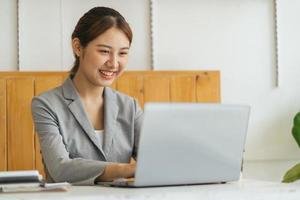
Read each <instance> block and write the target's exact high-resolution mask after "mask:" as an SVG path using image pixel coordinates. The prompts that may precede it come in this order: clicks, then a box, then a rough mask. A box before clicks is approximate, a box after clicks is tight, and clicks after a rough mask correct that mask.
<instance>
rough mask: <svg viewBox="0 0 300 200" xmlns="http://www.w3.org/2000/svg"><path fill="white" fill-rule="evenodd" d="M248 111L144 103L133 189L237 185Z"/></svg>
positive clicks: (245, 108) (217, 106)
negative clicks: (215, 184)
mask: <svg viewBox="0 0 300 200" xmlns="http://www.w3.org/2000/svg"><path fill="white" fill-rule="evenodd" d="M249 111H250V107H249V106H241V105H222V104H200V103H192V104H191V103H148V104H146V105H145V109H144V122H143V126H142V131H141V136H140V143H139V150H138V157H137V169H136V174H135V181H134V185H135V186H159V185H180V184H199V183H215V182H228V181H235V180H238V179H239V177H240V170H241V163H242V156H243V149H244V144H245V138H246V132H247V126H248V118H249Z"/></svg>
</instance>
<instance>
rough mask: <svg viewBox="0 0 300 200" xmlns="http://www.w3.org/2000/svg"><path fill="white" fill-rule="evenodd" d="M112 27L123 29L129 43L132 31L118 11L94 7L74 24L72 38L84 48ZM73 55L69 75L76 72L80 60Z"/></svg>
mask: <svg viewBox="0 0 300 200" xmlns="http://www.w3.org/2000/svg"><path fill="white" fill-rule="evenodd" d="M112 27H116V28H118V29H120V30H121V31H123V32H124V34H125V35H126V36H127V38H128V40H129V43H130V44H131V42H132V31H131V28H130V26H129V24H128V23H127V22H126V20H125V18H124V17H123V16H122V15H121V14H120V13H119V12H118V11H116V10H114V9H112V8H107V7H95V8H92V9H91V10H89V11H88V12H87V13H85V14H84V15H83V16H82V17H81V18H80V19H79V21H78V23H77V25H76V26H75V29H74V31H73V33H72V40H73V39H74V38H78V39H79V41H80V45H81V46H82V47H83V48H84V47H86V46H87V45H88V43H89V42H91V41H92V40H94V39H95V38H96V37H98V36H99V35H101V34H102V33H104V32H105V31H107V30H108V29H110V28H112ZM74 56H75V62H74V65H73V68H72V69H71V76H74V75H75V74H76V72H77V70H78V67H79V62H80V60H79V57H78V56H77V55H76V54H75V53H74Z"/></svg>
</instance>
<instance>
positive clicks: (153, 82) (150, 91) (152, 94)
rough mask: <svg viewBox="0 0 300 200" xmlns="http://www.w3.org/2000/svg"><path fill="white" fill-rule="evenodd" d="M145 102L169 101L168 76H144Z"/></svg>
mask: <svg viewBox="0 0 300 200" xmlns="http://www.w3.org/2000/svg"><path fill="white" fill-rule="evenodd" d="M144 101H145V102H170V78H169V77H168V76H167V77H166V76H146V77H145V78H144Z"/></svg>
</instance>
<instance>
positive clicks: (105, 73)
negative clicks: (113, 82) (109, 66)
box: [99, 70, 114, 76]
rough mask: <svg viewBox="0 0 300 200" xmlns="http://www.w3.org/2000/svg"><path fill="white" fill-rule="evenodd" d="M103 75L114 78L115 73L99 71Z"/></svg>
mask: <svg viewBox="0 0 300 200" xmlns="http://www.w3.org/2000/svg"><path fill="white" fill-rule="evenodd" d="M99 71H100V73H101V74H104V75H105V76H112V75H113V74H114V72H110V71H102V70H99Z"/></svg>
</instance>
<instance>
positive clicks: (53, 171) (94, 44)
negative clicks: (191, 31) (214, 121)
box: [32, 7, 143, 184]
mask: <svg viewBox="0 0 300 200" xmlns="http://www.w3.org/2000/svg"><path fill="white" fill-rule="evenodd" d="M131 41H132V32H131V29H130V27H129V25H128V23H127V22H126V20H125V19H124V17H123V16H122V15H121V14H120V13H119V12H117V11H115V10H113V9H111V8H106V7H95V8H93V9H91V10H90V11H88V12H87V13H85V14H84V15H83V16H82V17H81V18H80V20H79V22H78V23H77V25H76V27H75V30H74V32H73V34H72V48H73V53H74V56H75V63H74V66H73V69H72V70H71V74H70V77H69V78H67V79H66V81H65V82H64V83H63V85H61V86H60V87H58V88H55V89H53V90H50V91H47V92H45V93H43V94H41V95H40V96H37V97H35V98H34V99H33V100H32V115H33V119H34V123H35V128H36V132H37V133H38V136H39V140H40V145H41V150H42V156H43V161H44V164H45V171H46V176H47V181H49V182H58V181H68V182H71V183H77V184H94V182H95V181H98V180H100V181H108V180H113V179H116V178H130V177H133V176H134V172H135V164H134V162H133V163H130V159H131V157H133V158H135V157H136V152H137V141H138V138H139V134H140V127H141V121H142V115H143V114H142V110H141V109H140V107H139V105H138V103H137V101H136V100H135V99H133V98H132V97H130V96H127V95H125V94H122V93H120V92H117V91H115V90H112V89H110V88H109V87H107V86H110V85H111V84H112V83H113V82H114V81H115V79H116V78H117V77H118V76H120V75H121V74H122V72H123V71H124V69H125V66H126V64H127V62H128V54H129V49H130V45H131Z"/></svg>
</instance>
